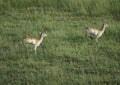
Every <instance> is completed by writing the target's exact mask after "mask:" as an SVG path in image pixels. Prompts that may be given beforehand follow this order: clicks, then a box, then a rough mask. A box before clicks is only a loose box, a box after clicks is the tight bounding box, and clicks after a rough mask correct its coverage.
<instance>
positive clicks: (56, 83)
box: [0, 10, 120, 85]
mask: <svg viewBox="0 0 120 85" xmlns="http://www.w3.org/2000/svg"><path fill="white" fill-rule="evenodd" d="M103 20H105V21H106V22H107V23H108V24H109V27H108V28H107V29H106V31H105V33H104V34H103V36H102V37H101V38H100V39H99V42H98V43H96V42H95V41H94V40H91V39H90V38H89V37H88V36H86V35H85V33H84V28H85V27H86V26H90V27H96V28H98V29H99V28H100V27H101V26H102V23H103ZM0 23H1V24H0V76H1V77H0V85H118V84H120V76H119V75H120V62H119V61H120V21H116V20H114V19H113V18H112V17H108V16H104V17H85V16H76V15H73V14H72V13H69V12H59V11H48V12H46V13H44V12H43V11H36V10H33V11H32V12H31V11H29V10H28V11H24V12H13V13H7V12H6V13H5V14H4V15H2V16H0ZM39 31H41V32H44V31H47V35H48V36H47V37H45V38H44V40H43V42H42V44H41V45H40V47H38V49H37V55H34V50H33V49H32V48H34V47H33V46H32V45H29V49H27V50H26V49H25V48H24V46H23V44H22V39H23V37H24V36H26V35H28V34H31V35H32V36H34V37H38V36H39V34H38V33H39Z"/></svg>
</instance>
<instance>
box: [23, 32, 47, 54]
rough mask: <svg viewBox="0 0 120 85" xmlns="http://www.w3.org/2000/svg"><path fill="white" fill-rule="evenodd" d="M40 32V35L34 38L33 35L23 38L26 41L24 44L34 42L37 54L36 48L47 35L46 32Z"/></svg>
mask: <svg viewBox="0 0 120 85" xmlns="http://www.w3.org/2000/svg"><path fill="white" fill-rule="evenodd" d="M39 33H40V36H39V37H38V38H34V37H32V36H26V37H24V38H23V41H24V45H25V43H29V44H33V45H34V46H35V47H34V50H35V55H36V50H37V47H38V46H40V44H41V43H42V41H43V38H44V37H45V36H47V34H46V33H41V32H39Z"/></svg>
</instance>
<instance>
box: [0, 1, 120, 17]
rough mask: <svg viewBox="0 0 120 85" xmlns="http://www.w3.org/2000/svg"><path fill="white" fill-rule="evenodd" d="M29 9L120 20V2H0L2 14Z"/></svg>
mask: <svg viewBox="0 0 120 85" xmlns="http://www.w3.org/2000/svg"><path fill="white" fill-rule="evenodd" d="M25 8H26V9H29V8H33V9H35V8H38V9H43V10H44V11H48V10H62V11H68V12H74V14H76V15H87V16H104V15H112V16H114V17H115V18H116V19H118V18H119V19H120V16H119V14H120V10H119V9H120V0H114V1H113V0H76V1H74V0H0V10H1V11H0V13H2V14H4V13H5V12H6V11H14V10H17V11H18V10H22V9H25Z"/></svg>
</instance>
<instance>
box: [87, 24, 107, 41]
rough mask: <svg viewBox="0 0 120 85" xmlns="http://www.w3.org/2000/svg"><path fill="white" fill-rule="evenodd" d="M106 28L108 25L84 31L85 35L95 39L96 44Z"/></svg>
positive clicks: (88, 28)
mask: <svg viewBox="0 0 120 85" xmlns="http://www.w3.org/2000/svg"><path fill="white" fill-rule="evenodd" d="M106 27H108V24H105V23H103V25H102V28H101V29H96V28H91V27H86V28H85V31H86V34H87V35H88V36H90V37H92V38H95V41H96V42H98V38H100V37H101V36H102V34H103V33H104V31H105V29H106Z"/></svg>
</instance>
